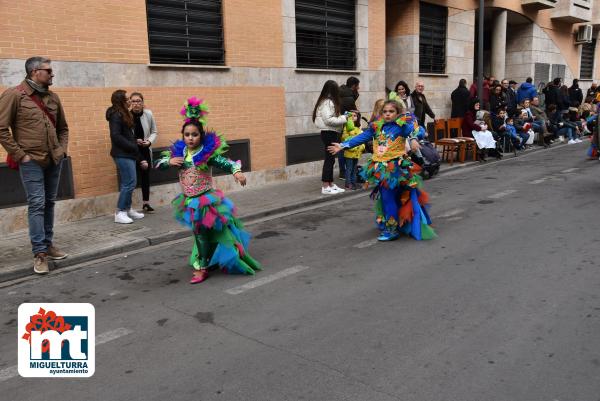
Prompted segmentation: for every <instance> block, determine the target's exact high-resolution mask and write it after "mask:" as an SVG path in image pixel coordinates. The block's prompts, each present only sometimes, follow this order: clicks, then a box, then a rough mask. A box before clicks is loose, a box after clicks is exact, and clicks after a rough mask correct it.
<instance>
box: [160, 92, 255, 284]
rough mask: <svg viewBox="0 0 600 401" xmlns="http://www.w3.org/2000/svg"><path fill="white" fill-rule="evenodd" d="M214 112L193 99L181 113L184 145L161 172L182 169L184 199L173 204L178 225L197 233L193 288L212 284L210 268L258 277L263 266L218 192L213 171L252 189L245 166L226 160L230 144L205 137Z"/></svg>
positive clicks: (165, 155) (167, 157)
mask: <svg viewBox="0 0 600 401" xmlns="http://www.w3.org/2000/svg"><path fill="white" fill-rule="evenodd" d="M207 113H208V107H207V105H206V104H205V103H203V101H202V100H201V99H197V98H196V97H192V98H190V99H188V102H187V105H186V106H184V107H183V109H182V110H181V114H182V115H183V116H185V122H184V123H183V127H182V129H181V133H182V135H183V140H181V139H180V140H177V141H176V142H175V143H174V144H173V146H171V149H170V150H168V151H165V152H162V154H161V158H160V159H159V160H158V161H157V163H156V167H157V168H159V167H161V168H168V167H169V166H175V167H178V168H179V183H180V184H181V188H182V190H183V193H181V194H179V195H178V196H177V197H176V198H175V199H173V201H172V202H171V204H172V205H173V211H174V216H175V219H176V220H177V221H179V222H180V223H182V224H184V225H185V226H187V227H189V228H191V229H192V230H193V233H194V247H193V250H192V255H191V256H190V260H189V261H190V265H191V266H192V267H193V268H194V274H193V276H192V279H191V280H190V283H192V284H196V283H201V282H202V281H204V280H206V279H207V278H208V267H209V266H216V265H218V266H220V267H221V268H222V269H223V270H224V271H225V272H227V273H243V274H254V273H255V271H256V270H260V269H261V267H260V264H259V263H258V262H257V261H256V260H254V259H253V258H252V257H251V256H250V255H249V254H248V251H247V248H248V242H249V240H250V235H249V234H248V233H247V232H246V231H244V229H243V227H242V223H241V222H240V221H239V220H238V219H237V218H236V217H235V207H234V205H233V203H232V202H231V201H230V200H229V199H227V198H225V197H224V196H223V192H221V191H220V190H218V189H214V188H213V186H212V175H211V166H216V167H218V168H220V169H221V170H223V171H226V172H228V173H231V174H233V177H234V178H235V180H236V181H237V182H238V183H240V185H242V186H244V185H246V177H244V174H242V171H241V170H242V169H241V163H240V162H239V161H237V162H234V161H232V160H230V159H228V158H226V157H224V156H223V154H224V153H225V152H226V151H227V148H228V146H227V143H226V142H225V138H223V136H222V135H221V134H219V133H217V132H214V131H208V132H206V133H205V132H204V126H205V125H206V118H205V117H206V114H207Z"/></svg>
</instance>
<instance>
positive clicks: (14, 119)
mask: <svg viewBox="0 0 600 401" xmlns="http://www.w3.org/2000/svg"><path fill="white" fill-rule="evenodd" d="M25 71H26V73H27V76H26V77H25V80H24V81H23V82H21V83H20V84H19V85H18V86H16V87H14V88H10V89H7V90H6V91H5V92H4V93H3V94H2V95H1V96H0V144H2V146H3V147H4V149H6V152H7V153H8V155H9V157H11V158H12V159H13V160H14V161H15V162H17V163H18V166H19V174H20V176H21V182H22V183H23V187H24V189H25V193H26V194H27V204H28V210H27V211H28V217H29V238H30V239H31V246H32V250H33V255H34V259H33V271H34V272H35V273H38V274H46V273H48V272H49V269H48V261H47V258H50V259H64V258H66V257H67V254H66V253H64V252H62V251H60V250H59V249H58V248H56V247H55V246H54V245H53V244H52V236H53V227H54V203H55V201H56V194H57V192H58V182H59V179H60V168H61V164H62V161H63V159H64V158H65V157H66V152H67V141H68V136H69V127H68V126H67V122H66V120H65V113H64V110H63V107H62V105H61V103H60V99H59V98H58V95H56V94H55V93H54V92H52V91H50V90H49V89H48V88H49V87H50V85H52V78H53V77H54V74H52V68H51V67H50V60H49V59H47V58H43V57H31V58H29V59H27V61H26V62H25Z"/></svg>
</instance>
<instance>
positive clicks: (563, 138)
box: [558, 135, 565, 143]
mask: <svg viewBox="0 0 600 401" xmlns="http://www.w3.org/2000/svg"><path fill="white" fill-rule="evenodd" d="M558 140H559V141H560V143H565V137H564V136H562V135H561V136H559V137H558Z"/></svg>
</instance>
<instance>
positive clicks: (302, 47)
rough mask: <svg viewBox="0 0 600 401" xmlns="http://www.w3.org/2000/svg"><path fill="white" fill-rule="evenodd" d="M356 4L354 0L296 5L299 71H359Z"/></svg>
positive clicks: (304, 0) (301, 1)
mask: <svg viewBox="0 0 600 401" xmlns="http://www.w3.org/2000/svg"><path fill="white" fill-rule="evenodd" d="M354 3H355V2H354V0H335V1H334V0H321V1H319V0H299V1H296V63H297V66H298V68H324V69H336V70H353V69H354V68H355V64H356V38H355V36H356V35H355V14H356V12H355V4H354Z"/></svg>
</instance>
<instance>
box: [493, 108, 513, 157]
mask: <svg viewBox="0 0 600 401" xmlns="http://www.w3.org/2000/svg"><path fill="white" fill-rule="evenodd" d="M507 117H508V113H507V111H506V109H504V108H499V109H498V110H496V115H495V116H494V117H492V134H494V139H496V142H500V141H502V140H503V139H504V138H507V139H508V140H510V141H511V143H512V144H513V147H514V146H515V141H514V139H516V138H517V134H516V132H515V134H514V138H513V135H511V133H510V132H509V131H508V130H507V129H506V118H507ZM513 128H514V127H513ZM517 142H518V141H517Z"/></svg>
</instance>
